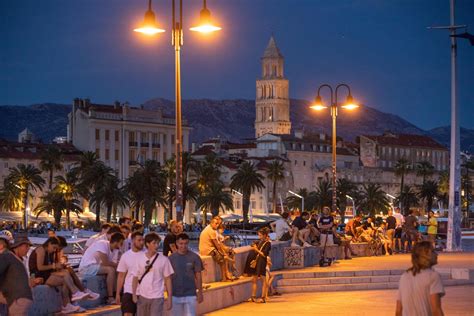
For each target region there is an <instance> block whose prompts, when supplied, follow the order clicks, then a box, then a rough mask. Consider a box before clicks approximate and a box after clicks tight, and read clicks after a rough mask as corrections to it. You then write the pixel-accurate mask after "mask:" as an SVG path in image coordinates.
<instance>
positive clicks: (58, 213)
mask: <svg viewBox="0 0 474 316" xmlns="http://www.w3.org/2000/svg"><path fill="white" fill-rule="evenodd" d="M54 225H55V226H56V229H59V228H60V227H61V210H54Z"/></svg>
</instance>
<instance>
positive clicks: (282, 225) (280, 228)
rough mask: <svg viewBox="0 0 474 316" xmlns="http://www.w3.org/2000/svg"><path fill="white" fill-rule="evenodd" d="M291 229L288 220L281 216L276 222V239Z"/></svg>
mask: <svg viewBox="0 0 474 316" xmlns="http://www.w3.org/2000/svg"><path fill="white" fill-rule="evenodd" d="M289 230H290V226H289V225H288V223H287V221H286V220H285V219H283V218H280V219H279V220H277V221H276V222H275V233H276V239H277V240H279V239H280V238H281V236H283V235H284V234H285V233H287V232H288V231H289Z"/></svg>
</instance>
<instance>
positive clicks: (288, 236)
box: [279, 232, 291, 241]
mask: <svg viewBox="0 0 474 316" xmlns="http://www.w3.org/2000/svg"><path fill="white" fill-rule="evenodd" d="M290 239H291V235H290V233H289V232H286V233H284V234H283V235H282V236H281V237H280V239H279V240H280V241H288V240H290Z"/></svg>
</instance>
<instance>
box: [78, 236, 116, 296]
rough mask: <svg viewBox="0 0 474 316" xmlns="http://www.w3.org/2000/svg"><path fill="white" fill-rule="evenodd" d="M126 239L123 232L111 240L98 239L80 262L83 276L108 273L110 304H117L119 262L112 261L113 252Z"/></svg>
mask: <svg viewBox="0 0 474 316" xmlns="http://www.w3.org/2000/svg"><path fill="white" fill-rule="evenodd" d="M124 239H125V238H124V237H123V234H122V233H114V234H113V235H112V236H111V237H110V241H108V240H99V241H96V242H95V243H94V244H93V245H92V246H91V247H89V248H87V250H86V252H85V253H84V256H83V257H82V259H81V263H80V264H79V274H80V275H81V276H82V277H90V276H95V275H98V274H102V275H106V278H107V296H108V299H107V303H108V304H115V298H114V295H113V292H114V283H115V269H116V268H117V264H116V263H115V262H113V261H112V260H113V253H114V251H115V250H118V249H120V248H121V247H122V245H123V241H124Z"/></svg>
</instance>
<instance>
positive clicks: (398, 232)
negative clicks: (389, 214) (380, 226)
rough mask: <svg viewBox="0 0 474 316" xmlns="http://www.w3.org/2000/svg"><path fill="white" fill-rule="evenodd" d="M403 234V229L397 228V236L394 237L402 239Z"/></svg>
mask: <svg viewBox="0 0 474 316" xmlns="http://www.w3.org/2000/svg"><path fill="white" fill-rule="evenodd" d="M402 232H403V229H402V228H401V227H397V228H395V235H394V236H393V237H394V238H397V239H400V238H402Z"/></svg>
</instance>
